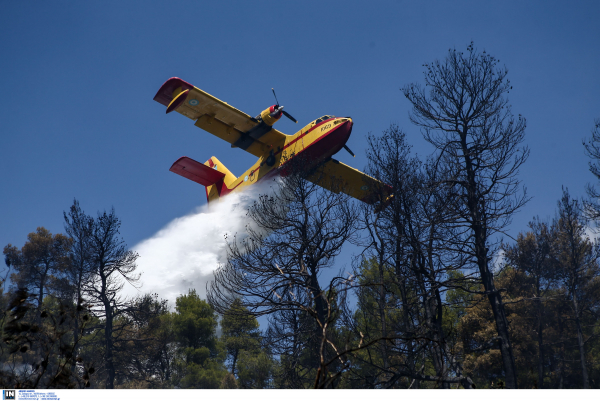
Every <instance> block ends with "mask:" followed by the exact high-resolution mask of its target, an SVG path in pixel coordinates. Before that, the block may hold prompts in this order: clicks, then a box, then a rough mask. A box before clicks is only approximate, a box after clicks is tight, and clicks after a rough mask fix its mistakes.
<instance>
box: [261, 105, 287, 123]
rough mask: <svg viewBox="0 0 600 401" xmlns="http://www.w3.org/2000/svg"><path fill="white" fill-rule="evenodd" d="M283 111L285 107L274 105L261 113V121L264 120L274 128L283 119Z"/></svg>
mask: <svg viewBox="0 0 600 401" xmlns="http://www.w3.org/2000/svg"><path fill="white" fill-rule="evenodd" d="M282 110H283V106H277V105H276V104H274V105H273V106H271V107H269V108H268V109H265V110H263V111H262V112H261V113H260V119H261V120H263V122H264V123H265V124H267V125H269V126H272V125H273V124H275V123H276V122H277V121H278V120H279V119H280V118H281V115H282V114H283V113H282Z"/></svg>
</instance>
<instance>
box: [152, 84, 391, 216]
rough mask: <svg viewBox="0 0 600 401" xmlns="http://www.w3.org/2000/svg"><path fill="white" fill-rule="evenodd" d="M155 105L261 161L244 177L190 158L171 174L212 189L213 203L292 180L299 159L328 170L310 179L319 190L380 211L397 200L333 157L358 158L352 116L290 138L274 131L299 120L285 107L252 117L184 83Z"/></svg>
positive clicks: (168, 87)
mask: <svg viewBox="0 0 600 401" xmlns="http://www.w3.org/2000/svg"><path fill="white" fill-rule="evenodd" d="M273 94H275V91H273ZM154 100H156V101H157V102H159V103H161V104H163V105H164V106H166V107H167V113H170V112H172V111H177V112H179V113H181V114H183V115H184V116H186V117H188V118H191V119H192V120H194V121H195V125H196V126H197V127H199V128H202V129H203V130H205V131H208V132H210V133H211V134H213V135H215V136H217V137H219V138H221V139H223V140H225V141H227V142H229V143H230V144H231V147H232V148H240V149H243V150H245V151H246V152H249V153H251V154H253V155H254V156H257V157H258V158H259V159H258V161H257V162H256V163H254V165H253V166H252V167H250V168H249V169H248V170H247V171H246V172H245V173H244V174H243V175H241V176H240V177H236V176H235V175H233V174H232V173H231V172H230V171H229V170H228V169H227V168H226V167H225V166H224V165H223V163H221V162H220V161H219V160H217V158H216V157H214V156H213V157H211V158H210V159H208V160H207V161H206V162H205V163H204V164H202V163H199V162H197V161H195V160H192V159H190V158H189V157H186V156H184V157H181V158H179V159H178V160H177V161H176V162H175V163H173V165H172V166H171V168H170V171H172V172H174V173H176V174H179V175H181V176H183V177H185V178H188V179H190V180H192V181H194V182H197V183H199V184H202V185H204V186H205V187H206V199H207V201H208V202H211V201H213V200H215V199H218V198H219V197H222V196H225V195H227V194H228V193H230V192H232V191H237V190H240V189H242V188H245V187H247V186H249V185H252V184H254V183H257V182H258V181H260V180H262V179H264V178H269V177H273V176H275V175H283V176H284V175H286V174H287V173H288V171H287V170H286V165H289V164H288V163H289V162H290V161H291V160H292V159H293V158H294V157H298V156H302V162H303V163H302V167H303V168H305V169H306V170H307V171H309V172H310V171H311V170H312V169H317V168H322V170H321V172H320V173H319V174H318V175H317V174H312V175H309V176H308V178H307V179H308V180H310V181H312V182H314V183H315V184H317V185H320V186H322V187H324V188H326V189H329V190H332V191H334V192H339V191H342V192H344V193H346V194H348V195H350V196H352V197H354V198H356V199H359V200H361V201H363V202H366V203H369V204H375V203H378V202H379V208H381V207H385V206H386V205H387V204H388V203H389V201H390V199H391V196H390V192H391V187H389V186H388V185H385V184H383V183H381V182H380V181H378V180H376V179H375V178H373V177H370V176H368V175H366V174H364V173H362V172H360V171H358V170H356V169H354V168H352V167H350V166H348V165H346V164H344V163H341V162H339V161H337V160H335V159H332V158H331V156H333V155H334V154H336V153H337V152H338V151H340V150H341V149H342V148H346V150H348V151H349V152H350V153H351V154H352V152H351V151H350V149H348V148H347V147H346V141H348V138H349V137H350V133H351V132H352V119H351V118H350V117H341V118H339V117H335V116H330V115H325V116H323V117H320V118H318V119H316V120H315V121H312V122H311V123H310V124H308V125H306V126H305V127H304V128H302V129H301V130H300V131H298V132H296V133H295V134H294V135H286V134H284V133H282V132H280V131H278V130H276V129H275V128H273V124H275V123H276V122H277V121H278V120H279V119H280V118H281V116H282V115H285V116H286V117H288V118H289V119H291V120H292V121H294V122H296V123H297V121H296V119H294V118H293V117H292V116H291V115H290V114H289V113H287V112H286V111H283V106H280V105H279V102H277V104H275V105H273V106H271V107H269V108H267V109H265V110H263V111H262V112H261V113H260V114H259V115H258V116H256V117H254V118H252V117H251V116H249V115H248V114H246V113H244V112H242V111H240V110H238V109H236V108H235V107H233V106H230V105H229V104H227V103H225V102H223V101H222V100H219V99H217V98H216V97H214V96H211V95H209V94H208V93H206V92H204V91H203V90H201V89H199V88H196V87H195V86H193V85H191V84H189V83H187V82H185V81H184V80H182V79H179V78H170V79H169V80H167V81H166V82H165V83H164V84H163V85H162V86H161V87H160V89H159V90H158V92H157V93H156V96H154ZM275 100H277V96H275ZM352 155H353V156H354V154H352ZM321 166H322V167H321ZM324 177H325V178H324Z"/></svg>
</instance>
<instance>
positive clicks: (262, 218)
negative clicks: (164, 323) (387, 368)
mask: <svg viewBox="0 0 600 401" xmlns="http://www.w3.org/2000/svg"><path fill="white" fill-rule="evenodd" d="M299 170H300V169H292V170H291V171H299ZM313 180H314V177H313ZM316 181H318V180H316ZM248 217H249V220H250V221H251V222H252V224H253V225H254V226H253V227H251V226H250V225H248V226H247V230H248V237H246V238H243V239H240V238H238V237H234V238H233V240H232V241H229V243H228V246H229V250H228V261H227V263H226V264H225V265H224V266H221V267H220V268H219V269H218V270H217V271H216V272H215V280H214V282H212V283H211V284H210V286H209V288H208V300H209V302H210V303H211V304H212V305H213V306H214V307H215V309H216V310H217V311H218V312H219V313H224V312H226V311H227V310H228V309H229V308H230V305H232V304H233V302H234V301H235V300H236V299H240V300H241V305H242V306H243V307H244V308H247V309H248V310H249V312H250V313H251V314H253V315H255V316H261V315H274V314H277V313H283V314H286V313H287V312H288V311H289V312H290V313H292V314H295V313H296V312H301V313H302V314H303V315H304V316H305V317H309V318H310V319H311V320H312V325H311V327H312V329H313V333H312V334H313V335H314V336H313V339H314V342H313V344H314V346H315V347H316V355H315V359H314V360H313V361H312V368H314V369H315V370H316V371H317V373H316V376H317V378H316V381H315V387H324V386H328V385H331V383H332V381H333V380H335V377H337V376H336V374H332V375H330V374H329V373H328V371H327V370H328V368H329V367H330V366H331V363H332V362H331V355H333V354H335V355H337V351H336V345H335V344H334V343H333V342H332V335H331V333H332V332H333V330H334V324H335V323H334V322H335V319H336V316H337V306H336V305H338V303H340V302H343V297H344V295H345V293H346V290H345V287H344V283H345V282H346V278H343V277H334V278H333V279H331V280H328V281H329V283H328V284H326V285H324V284H323V282H322V281H321V279H320V278H319V276H320V274H321V272H323V271H324V270H325V269H327V268H331V267H332V266H333V262H334V260H335V257H336V256H337V255H339V254H340V252H341V250H342V247H343V246H344V244H346V243H347V242H348V241H350V240H352V238H353V237H354V236H355V232H356V207H355V206H354V205H353V204H352V203H350V200H349V198H348V197H347V196H346V195H344V194H341V193H335V192H332V191H328V190H324V189H322V188H321V187H319V186H317V185H315V184H313V183H311V182H309V181H307V180H305V179H304V178H303V175H302V174H300V173H298V174H291V175H289V176H287V177H286V178H284V179H282V180H281V181H280V184H279V185H278V188H277V190H276V191H275V192H274V194H273V195H263V196H261V197H260V198H259V200H258V201H256V202H255V204H254V205H253V206H252V207H251V208H250V209H249V211H248ZM282 318H283V319H287V318H285V317H282ZM338 373H340V372H338Z"/></svg>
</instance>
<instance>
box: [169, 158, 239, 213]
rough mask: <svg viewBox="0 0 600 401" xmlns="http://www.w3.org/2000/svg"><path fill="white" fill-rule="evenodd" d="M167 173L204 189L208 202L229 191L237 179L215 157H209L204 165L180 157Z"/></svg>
mask: <svg viewBox="0 0 600 401" xmlns="http://www.w3.org/2000/svg"><path fill="white" fill-rule="evenodd" d="M169 171H172V172H174V173H175V174H179V175H180V176H182V177H185V178H187V179H189V180H192V181H194V182H197V183H198V184H201V185H204V186H205V187H206V199H207V201H208V202H210V201H212V200H215V199H218V198H219V197H221V196H223V195H225V194H227V193H229V192H230V191H231V189H230V188H231V184H232V183H233V182H234V181H235V180H236V179H237V177H236V176H235V175H233V174H232V173H231V172H230V171H229V170H228V169H227V168H226V167H225V166H224V165H223V164H222V163H221V162H220V161H219V160H218V159H217V158H216V157H214V156H213V157H211V158H210V159H208V160H207V161H206V162H205V163H204V164H202V163H199V162H197V161H196V160H193V159H191V158H189V157H187V156H184V157H180V158H179V159H177V161H176V162H175V163H173V165H172V166H171V168H170V169H169Z"/></svg>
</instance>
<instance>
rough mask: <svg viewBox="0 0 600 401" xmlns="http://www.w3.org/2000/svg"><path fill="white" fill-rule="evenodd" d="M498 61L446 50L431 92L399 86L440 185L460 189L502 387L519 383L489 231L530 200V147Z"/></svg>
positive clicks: (461, 222)
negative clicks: (526, 179) (526, 183)
mask: <svg viewBox="0 0 600 401" xmlns="http://www.w3.org/2000/svg"><path fill="white" fill-rule="evenodd" d="M498 62H499V60H497V59H496V58H495V57H492V56H490V55H489V54H487V53H486V52H485V51H484V52H483V53H478V52H477V51H476V50H475V48H474V46H473V44H472V43H471V44H470V45H469V46H468V47H467V53H466V54H465V53H462V52H459V51H457V50H450V51H449V53H448V56H447V57H446V58H445V59H444V60H443V61H435V62H433V63H430V64H425V67H426V72H425V86H426V88H428V90H426V89H425V88H423V87H421V85H419V84H410V85H408V86H406V87H404V88H403V90H402V91H403V93H404V95H405V96H406V98H407V99H408V100H409V101H410V102H411V104H412V106H413V110H412V113H411V116H410V117H411V121H412V122H413V123H414V124H416V125H417V126H419V127H421V128H422V133H423V136H424V137H425V139H426V140H427V141H428V142H429V143H431V144H432V145H433V146H434V147H435V149H436V151H437V154H436V155H435V158H436V159H435V161H434V166H435V165H436V164H438V165H439V166H443V168H445V169H448V174H444V179H443V181H442V182H440V185H446V186H450V187H452V188H453V190H454V191H455V192H456V194H457V195H456V196H457V200H459V202H457V205H459V207H458V208H457V209H456V210H455V213H456V216H457V218H458V220H457V225H458V226H462V227H464V228H467V229H468V230H469V236H468V245H469V250H468V255H469V256H470V257H471V258H472V261H473V264H474V265H475V266H476V267H477V269H478V271H479V275H480V278H481V282H482V283H483V286H484V289H485V291H486V294H487V296H488V299H489V302H490V304H491V306H492V310H493V314H494V319H495V323H496V329H497V332H498V336H499V338H500V350H501V353H502V361H503V367H504V373H505V375H506V386H507V387H508V388H516V387H517V376H516V369H515V362H514V356H513V352H512V346H511V342H510V337H509V330H508V321H507V319H506V314H505V311H504V305H503V303H502V296H501V293H500V291H499V290H497V289H496V287H495V285H494V275H493V271H492V269H490V261H491V260H492V258H493V255H494V252H495V248H494V243H493V241H494V238H495V237H494V236H495V235H496V234H498V233H503V229H504V228H506V226H507V225H508V224H509V222H510V220H511V216H512V215H513V214H514V213H515V212H516V211H517V210H518V209H519V208H520V207H521V206H523V205H524V204H525V203H526V202H527V200H528V199H527V196H526V191H525V189H524V188H522V187H521V185H520V181H519V180H518V179H517V174H518V171H519V168H520V166H521V165H522V164H523V163H524V162H525V161H526V159H527V157H528V155H529V150H528V149H527V147H521V143H522V142H523V139H524V134H525V126H526V123H525V119H524V118H523V117H521V116H520V115H519V117H518V118H517V119H515V118H514V117H513V114H512V112H511V108H510V106H509V104H508V100H507V99H506V97H505V95H506V94H507V93H508V92H509V91H510V89H511V88H512V87H511V86H510V82H509V81H508V80H507V79H506V76H507V73H508V71H507V69H506V68H498V67H497V65H498ZM448 175H450V177H448Z"/></svg>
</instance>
